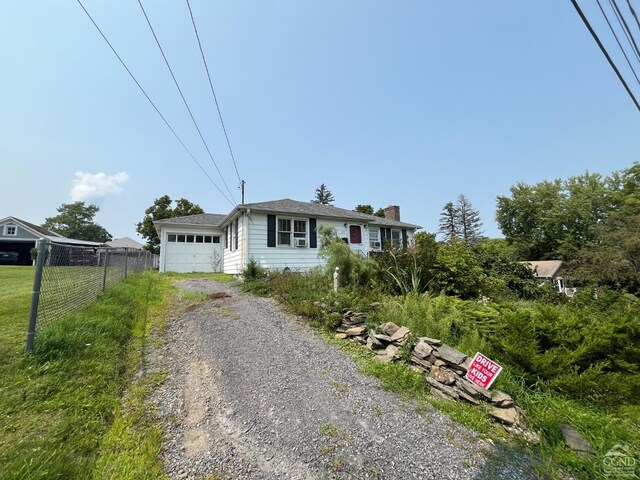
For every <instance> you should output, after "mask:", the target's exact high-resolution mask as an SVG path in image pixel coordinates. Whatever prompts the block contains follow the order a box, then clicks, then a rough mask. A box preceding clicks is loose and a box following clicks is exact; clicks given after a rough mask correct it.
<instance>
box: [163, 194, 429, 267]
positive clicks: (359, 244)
mask: <svg viewBox="0 0 640 480" xmlns="http://www.w3.org/2000/svg"><path fill="white" fill-rule="evenodd" d="M385 215H386V218H381V217H376V216H374V215H367V214H364V213H358V212H354V211H351V210H345V209H342V208H336V207H333V206H330V205H322V204H319V203H312V202H299V201H296V200H289V199H284V200H274V201H270V202H262V203H250V204H244V205H238V206H237V207H235V208H234V209H233V210H232V211H231V212H230V213H229V214H228V215H217V214H209V213H204V214H200V215H190V216H186V217H177V218H169V219H165V220H158V221H156V222H154V225H155V227H156V230H157V231H158V235H159V237H160V271H161V272H224V273H229V274H234V275H237V274H240V273H242V271H244V269H245V268H246V266H247V263H248V262H249V261H250V260H251V259H255V260H256V261H257V262H258V263H259V264H260V265H261V266H263V267H265V268H270V269H272V270H283V269H285V268H289V269H291V270H307V269H309V268H313V267H315V266H318V265H322V264H324V263H325V260H324V259H323V258H321V257H319V256H318V243H319V239H318V233H317V232H318V228H319V227H320V226H321V225H328V226H330V227H333V228H334V229H335V231H336V233H337V235H338V237H339V238H342V239H343V240H344V241H345V242H346V243H347V244H348V245H349V246H350V248H351V250H353V251H357V252H360V253H362V254H363V255H368V254H369V252H371V251H379V250H381V249H382V245H383V244H384V242H385V241H387V240H388V241H391V242H393V243H394V244H396V245H398V246H401V245H404V246H406V245H408V244H409V243H410V242H411V239H412V238H413V235H414V233H415V231H416V230H417V229H419V228H421V227H420V226H418V225H413V224H410V223H404V222H401V221H400V209H399V207H397V206H389V207H387V208H386V209H385Z"/></svg>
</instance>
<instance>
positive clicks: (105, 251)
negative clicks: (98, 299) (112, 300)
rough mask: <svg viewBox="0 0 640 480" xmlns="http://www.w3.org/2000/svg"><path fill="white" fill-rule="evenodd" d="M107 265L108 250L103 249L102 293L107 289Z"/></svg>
mask: <svg viewBox="0 0 640 480" xmlns="http://www.w3.org/2000/svg"><path fill="white" fill-rule="evenodd" d="M108 264H109V249H108V248H105V249H104V272H103V273H102V291H103V292H104V291H105V290H106V289H107V265H108Z"/></svg>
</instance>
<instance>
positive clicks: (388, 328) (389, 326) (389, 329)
mask: <svg viewBox="0 0 640 480" xmlns="http://www.w3.org/2000/svg"><path fill="white" fill-rule="evenodd" d="M399 328H400V327H399V326H398V325H396V324H395V323H393V322H387V323H383V324H382V325H380V326H379V327H378V331H379V332H380V333H382V334H384V335H388V336H389V337H391V336H392V335H393V334H394V333H396V332H397V331H398V329H399Z"/></svg>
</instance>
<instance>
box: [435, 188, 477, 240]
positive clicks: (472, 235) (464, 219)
mask: <svg viewBox="0 0 640 480" xmlns="http://www.w3.org/2000/svg"><path fill="white" fill-rule="evenodd" d="M438 231H439V233H441V234H442V236H443V237H444V241H445V242H447V243H451V242H452V241H453V239H456V238H457V239H460V240H462V241H464V242H465V243H467V244H473V243H475V242H477V241H478V240H480V239H481V238H482V221H481V220H480V213H478V210H476V209H475V208H473V206H472V205H471V202H470V201H469V199H468V198H467V197H465V196H464V195H462V194H461V195H460V196H459V197H458V200H457V201H456V203H455V204H453V203H452V202H449V203H447V204H446V205H445V206H444V207H443V209H442V213H441V214H440V229H439V230H438Z"/></svg>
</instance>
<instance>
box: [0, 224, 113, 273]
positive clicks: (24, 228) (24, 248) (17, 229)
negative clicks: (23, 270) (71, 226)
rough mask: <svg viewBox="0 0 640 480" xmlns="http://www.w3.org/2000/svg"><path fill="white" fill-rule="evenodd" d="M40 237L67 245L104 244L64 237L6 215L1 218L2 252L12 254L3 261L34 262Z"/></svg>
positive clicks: (96, 245) (0, 242) (0, 244)
mask: <svg viewBox="0 0 640 480" xmlns="http://www.w3.org/2000/svg"><path fill="white" fill-rule="evenodd" d="M40 238H44V239H46V240H51V241H52V242H58V243H64V244H66V245H80V246H89V247H99V246H101V245H103V244H102V243H96V242H88V241H85V240H74V239H72V238H67V237H63V236H62V235H59V234H57V233H55V232H52V231H51V230H47V229H46V228H44V227H40V226H38V225H34V224H33V223H29V222H25V221H24V220H20V219H19V218H16V217H6V218H3V219H2V220H0V252H5V253H10V254H11V255H8V256H6V257H5V258H3V262H2V263H12V264H14V265H31V264H32V263H33V262H32V260H31V249H32V248H34V247H35V246H36V241H38V240H39V239H40ZM3 257H4V255H3ZM9 257H11V258H9Z"/></svg>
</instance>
